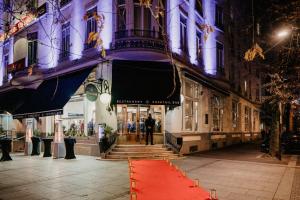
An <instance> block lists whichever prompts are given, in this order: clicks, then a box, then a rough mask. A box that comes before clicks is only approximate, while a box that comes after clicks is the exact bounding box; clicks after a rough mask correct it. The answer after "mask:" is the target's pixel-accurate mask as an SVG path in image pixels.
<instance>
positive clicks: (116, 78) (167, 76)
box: [112, 60, 181, 106]
mask: <svg viewBox="0 0 300 200" xmlns="http://www.w3.org/2000/svg"><path fill="white" fill-rule="evenodd" d="M174 70H175V71H174ZM180 88H181V83H180V79H179V75H178V71H177V69H176V67H173V65H172V64H170V63H168V62H152V61H130V60H114V61H113V66H112V104H150V105H173V106H179V105H180Z"/></svg>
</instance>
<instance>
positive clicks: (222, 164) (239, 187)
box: [174, 156, 300, 200]
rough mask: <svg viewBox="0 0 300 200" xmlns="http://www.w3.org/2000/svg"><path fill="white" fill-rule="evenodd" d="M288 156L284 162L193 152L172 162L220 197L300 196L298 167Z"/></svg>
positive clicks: (280, 199) (279, 199) (295, 199)
mask: <svg viewBox="0 0 300 200" xmlns="http://www.w3.org/2000/svg"><path fill="white" fill-rule="evenodd" d="M291 160H292V161H290V162H289V163H288V165H285V164H277V163H276V164H274V163H264V162H261V160H260V161H259V162H253V161H251V162H249V161H244V160H243V161H238V160H227V159H224V158H222V159H217V158H207V157H201V156H192V157H187V158H186V159H182V160H176V161H174V163H175V164H176V165H178V166H179V167H180V168H181V169H183V170H184V171H186V173H187V175H188V176H189V177H190V178H193V179H199V180H200V185H201V186H202V187H204V188H205V189H206V190H209V189H212V188H214V189H216V190H217V195H218V197H219V199H220V200H275V199H276V200H289V199H290V198H291V200H299V195H298V194H297V193H299V191H300V190H299V187H300V184H299V176H300V175H299V170H300V168H299V169H296V168H295V167H296V160H293V159H291ZM268 162H269V161H268ZM295 172H297V173H295ZM291 194H292V195H291Z"/></svg>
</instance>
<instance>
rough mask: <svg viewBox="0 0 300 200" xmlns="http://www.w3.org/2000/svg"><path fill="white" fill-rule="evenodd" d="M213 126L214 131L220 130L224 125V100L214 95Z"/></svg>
mask: <svg viewBox="0 0 300 200" xmlns="http://www.w3.org/2000/svg"><path fill="white" fill-rule="evenodd" d="M211 103H212V123H213V124H212V127H213V131H220V130H221V125H222V115H223V109H222V102H221V99H220V97H218V96H213V97H212V102H211Z"/></svg>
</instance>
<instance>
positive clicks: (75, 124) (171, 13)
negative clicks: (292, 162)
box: [0, 0, 261, 153]
mask: <svg viewBox="0 0 300 200" xmlns="http://www.w3.org/2000/svg"><path fill="white" fill-rule="evenodd" d="M53 2H54V1H46V0H39V1H31V3H32V5H33V6H34V9H32V10H28V9H27V8H26V7H25V8H24V9H25V10H26V12H20V13H18V15H19V16H18V17H14V16H12V14H10V13H9V12H7V11H8V10H12V9H13V8H18V7H22V6H20V5H15V4H18V3H20V4H21V3H22V2H21V1H20V2H19V1H18V3H12V1H2V5H3V6H2V8H3V9H2V19H3V20H4V21H9V24H4V25H3V27H2V33H1V37H0V38H1V48H0V59H1V68H0V85H1V87H0V92H1V94H2V96H1V97H2V99H1V100H0V102H1V105H0V108H1V110H3V111H7V112H9V114H7V113H6V114H2V115H1V120H2V121H0V123H1V122H2V129H3V130H4V131H12V132H26V131H27V132H28V130H29V129H30V130H32V131H34V130H39V131H40V132H42V133H45V134H46V135H57V132H59V129H62V132H63V133H65V134H66V135H67V134H72V135H80V136H87V135H93V134H95V133H96V135H98V136H97V137H101V136H99V132H101V131H99V130H101V129H99V127H102V126H103V124H106V125H108V126H110V127H112V129H113V130H114V131H117V132H118V133H119V134H120V136H122V135H139V134H142V133H143V132H144V129H143V122H144V120H145V119H146V118H147V115H148V114H149V113H151V114H152V116H153V117H154V119H155V121H156V124H155V136H156V137H155V140H156V142H157V143H164V142H165V141H164V135H165V133H166V132H169V133H171V134H172V135H173V136H174V137H177V138H181V139H182V141H183V146H182V149H181V152H182V153H191V152H195V151H203V150H209V149H212V148H220V147H224V146H227V145H231V144H234V143H240V142H245V141H249V140H252V139H254V138H255V137H258V136H259V135H258V133H259V132H260V119H259V113H260V109H259V106H260V101H261V97H260V87H261V85H260V72H259V70H258V69H257V68H258V67H257V66H256V65H255V64H254V63H252V64H249V63H247V62H245V61H244V60H243V54H244V52H245V50H246V48H247V47H248V46H247V45H248V41H245V38H244V37H243V36H242V35H241V29H242V26H243V23H244V22H242V21H241V20H240V19H241V18H243V17H245V16H243V12H242V11H241V8H242V6H241V5H239V4H238V3H237V2H238V1H230V0H218V1H215V0H202V1H201V0H200V1H199V0H165V1H163V0H153V1H150V4H149V5H147V6H146V5H142V4H141V3H140V1H139V0H105V1H100V0H87V1H80V0H61V1H59V2H58V3H57V2H55V3H53ZM23 7H24V5H23ZM93 33H98V34H97V36H99V37H97V39H99V40H98V41H97V40H92V41H89V40H91V38H90V37H91V35H92V34H93ZM104 54H105V56H104ZM160 66H161V67H160ZM84 70H85V71H84ZM126 70H127V71H126ZM76 73H78V74H76ZM74 74H75V75H74ZM83 74H85V76H83ZM162 74H165V75H162ZM74 77H77V79H76V80H77V81H74V79H75V78H74ZM81 79H82V81H81V82H80V81H78V80H81ZM73 83H74V84H73ZM70 85H71V86H70ZM43 88H44V89H43ZM178 88H179V89H178ZM46 89H47V91H48V92H44V90H46ZM12 91H13V92H12ZM15 91H16V92H15ZM28 91H30V92H31V94H30V95H29V94H28V93H30V92H28ZM32 91H34V92H32ZM99 91H101V92H100V93H99ZM23 92H24V99H26V100H24V102H20V101H17V100H16V98H18V99H20V97H21V96H18V95H20V94H23ZM32 93H34V94H36V95H32ZM39 94H41V95H39ZM103 94H108V96H106V97H105V96H104V95H103ZM170 96H171V97H170ZM58 97H59V98H58ZM4 98H5V100H4ZM6 98H9V99H10V100H11V101H10V102H11V103H10V104H9V103H8V102H7V100H6ZM56 98H57V99H56ZM110 98H111V99H110ZM53 99H54V100H53ZM54 101H55V103H54ZM42 102H43V103H42ZM47 102H48V103H47ZM49 105H51V106H49ZM126 140H128V137H127V139H125V141H124V142H126Z"/></svg>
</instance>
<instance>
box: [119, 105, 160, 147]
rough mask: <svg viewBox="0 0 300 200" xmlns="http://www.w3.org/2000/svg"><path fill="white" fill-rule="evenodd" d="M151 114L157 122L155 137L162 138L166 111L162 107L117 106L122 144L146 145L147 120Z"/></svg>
mask: <svg viewBox="0 0 300 200" xmlns="http://www.w3.org/2000/svg"><path fill="white" fill-rule="evenodd" d="M149 113H151V115H152V118H153V119H154V120H155V126H154V135H160V136H162V130H163V129H162V125H163V123H162V122H163V120H164V116H163V114H164V110H163V106H161V105H124V104H122V105H117V120H118V133H119V135H120V137H119V138H120V142H121V143H126V144H136V143H145V139H146V128H145V120H146V119H147V117H148V114H149Z"/></svg>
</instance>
